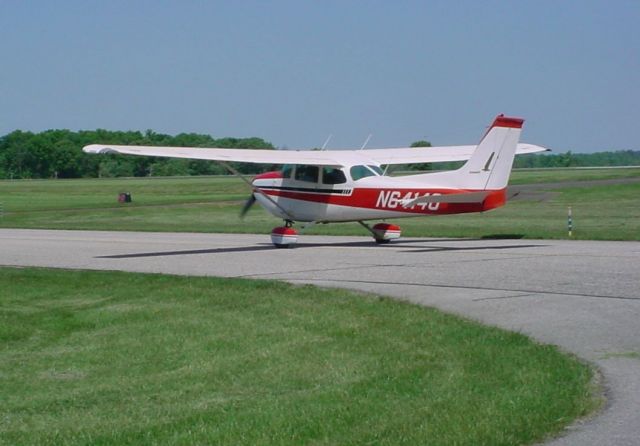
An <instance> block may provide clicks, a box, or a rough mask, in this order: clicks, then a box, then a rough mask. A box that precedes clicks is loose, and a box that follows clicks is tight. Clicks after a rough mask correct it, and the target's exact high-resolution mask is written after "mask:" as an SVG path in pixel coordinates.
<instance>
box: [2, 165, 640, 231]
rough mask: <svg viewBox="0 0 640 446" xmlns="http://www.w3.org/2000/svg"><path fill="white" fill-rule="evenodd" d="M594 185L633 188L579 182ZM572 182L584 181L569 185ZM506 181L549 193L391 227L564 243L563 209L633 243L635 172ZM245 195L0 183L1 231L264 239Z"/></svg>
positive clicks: (197, 182) (583, 227)
mask: <svg viewBox="0 0 640 446" xmlns="http://www.w3.org/2000/svg"><path fill="white" fill-rule="evenodd" d="M603 179H604V180H623V181H634V179H637V180H638V181H637V182H632V183H628V182H625V183H621V184H617V185H616V184H607V185H602V184H597V183H594V184H589V183H588V181H589V180H603ZM563 181H565V182H567V183H566V184H565V185H562V184H561V183H562V182H563ZM578 181H586V182H587V183H585V184H584V185H583V187H576V182H578ZM511 183H512V184H514V183H515V184H526V183H554V185H555V186H554V187H553V189H550V190H547V189H545V190H542V191H538V192H535V191H534V192H533V193H531V192H529V193H522V194H520V195H519V196H518V197H517V199H516V200H513V201H511V202H509V203H507V205H506V206H505V207H503V208H500V209H496V210H494V211H491V212H487V213H483V214H463V215H446V216H437V217H414V218H406V219H397V220H394V223H396V224H399V225H400V226H401V227H402V234H403V236H405V237H476V238H481V237H517V238H544V239H563V238H564V239H566V238H569V235H568V231H567V213H568V208H569V206H571V208H572V212H573V233H572V236H571V238H574V239H581V240H587V239H588V240H640V168H633V169H594V170H566V171H563V170H555V169H547V170H532V171H517V172H514V173H513V176H512V179H511ZM120 192H130V193H131V194H132V196H133V202H132V203H126V204H124V203H118V201H117V198H118V194H119V193H120ZM249 194H250V191H249V188H248V186H247V185H246V184H244V183H243V182H242V181H241V180H240V179H238V178H235V177H191V178H188V177H186V178H138V179H124V178H123V179H78V180H37V181H29V180H20V181H0V207H2V209H3V212H1V213H0V227H7V228H32V229H36V228H39V229H89V230H117V231H169V232H227V233H238V232H244V233H261V234H269V233H270V231H271V229H272V228H273V227H275V226H279V225H281V224H282V221H281V220H280V219H277V218H275V217H273V216H271V215H270V214H268V213H267V212H266V211H264V210H263V209H260V206H255V207H254V209H252V210H251V211H250V212H249V213H248V214H247V216H246V218H245V219H244V220H242V221H241V220H240V217H239V213H240V209H241V207H242V205H243V203H244V200H246V199H247V198H248V196H249ZM305 234H308V235H313V234H318V235H362V236H369V234H368V232H366V231H365V230H364V229H363V228H362V227H361V226H360V225H358V224H357V223H338V224H330V225H315V226H313V227H311V228H308V229H307V230H305ZM265 240H268V236H265Z"/></svg>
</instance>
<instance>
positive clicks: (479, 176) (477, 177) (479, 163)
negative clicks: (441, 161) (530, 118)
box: [455, 115, 524, 190]
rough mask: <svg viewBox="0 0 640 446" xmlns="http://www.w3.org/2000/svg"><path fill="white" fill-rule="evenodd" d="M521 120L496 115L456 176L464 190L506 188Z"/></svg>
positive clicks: (520, 128)
mask: <svg viewBox="0 0 640 446" xmlns="http://www.w3.org/2000/svg"><path fill="white" fill-rule="evenodd" d="M523 122H524V119H520V118H509V117H507V116H504V115H498V116H497V117H496V119H495V120H494V121H493V124H491V127H490V128H489V130H487V132H486V133H485V135H484V137H483V138H482V140H481V141H480V144H478V147H476V150H475V151H474V152H473V155H472V156H471V158H470V159H469V161H467V162H466V163H465V164H464V165H463V166H462V167H461V168H460V169H458V170H457V171H455V176H456V178H457V179H459V180H460V181H461V183H462V184H460V186H461V187H462V188H465V189H476V190H478V189H482V190H498V189H503V188H505V187H507V183H508V182H509V175H510V174H511V166H512V165H513V158H514V157H515V154H516V148H517V146H518V141H519V139H520V133H521V131H522V123H523Z"/></svg>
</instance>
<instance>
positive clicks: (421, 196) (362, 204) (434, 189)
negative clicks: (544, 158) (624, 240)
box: [83, 115, 548, 247]
mask: <svg viewBox="0 0 640 446" xmlns="http://www.w3.org/2000/svg"><path fill="white" fill-rule="evenodd" d="M523 122H524V120H523V119H519V118H512V117H506V116H504V115H499V116H497V117H496V118H495V120H494V121H493V124H491V126H490V127H489V129H488V130H487V131H486V133H485V134H484V136H483V137H482V139H481V141H480V143H479V144H478V145H477V146H475V145H467V146H444V147H427V148H394V149H370V150H326V151H318V150H249V149H220V148H197V147H153V146H119V145H100V144H91V145H88V146H86V147H84V149H83V150H84V151H85V152H87V153H120V154H126V155H142V156H157V157H171V158H190V159H203V160H212V161H218V162H221V163H222V164H224V165H225V166H226V167H227V168H228V169H230V170H231V171H232V172H234V173H236V174H238V173H237V172H235V171H234V169H233V168H231V167H230V166H228V165H227V164H225V163H226V162H246V163H258V164H282V165H283V168H282V169H281V170H279V171H274V172H267V173H263V174H260V175H256V176H255V177H254V178H253V181H251V182H250V185H251V187H252V195H251V198H250V199H249V200H248V201H247V204H246V205H245V207H244V209H243V211H242V214H241V215H244V214H245V213H246V211H247V210H248V209H249V207H250V206H251V205H252V204H253V203H254V202H255V201H257V202H258V203H260V204H261V205H262V207H264V208H265V209H266V210H267V211H268V212H270V213H271V214H273V215H275V216H276V217H279V218H282V219H283V220H284V226H279V227H277V228H274V229H273V231H272V233H271V239H272V242H273V244H274V245H275V246H276V247H290V246H293V245H295V243H296V242H297V238H298V233H297V231H296V230H295V229H294V228H293V224H294V222H302V223H306V224H309V223H310V224H313V223H332V222H358V223H360V224H361V225H362V226H364V227H365V228H367V229H368V230H369V232H371V234H372V235H373V237H374V239H375V241H376V242H377V243H387V242H389V241H390V240H392V239H396V238H398V237H400V228H399V227H398V226H396V225H395V224H390V223H378V224H375V225H373V226H370V225H369V224H367V223H365V221H370V220H384V219H388V218H400V217H414V216H417V215H443V214H461V213H468V212H484V211H489V210H491V209H495V208H497V207H500V206H503V205H504V204H505V203H506V201H507V196H506V188H507V183H508V181H509V175H510V173H511V166H512V164H513V159H514V156H515V155H516V154H523V153H537V152H543V151H547V150H548V149H545V148H544V147H541V146H537V145H533V144H519V143H518V141H519V138H520V132H521V130H522V124H523ZM464 160H466V163H465V164H464V165H463V166H462V167H460V168H459V169H457V170H452V171H445V172H434V173H423V174H412V175H405V176H393V177H391V176H388V175H385V171H384V170H383V168H382V166H387V165H391V164H410V163H433V162H443V161H464ZM238 175H239V174H238Z"/></svg>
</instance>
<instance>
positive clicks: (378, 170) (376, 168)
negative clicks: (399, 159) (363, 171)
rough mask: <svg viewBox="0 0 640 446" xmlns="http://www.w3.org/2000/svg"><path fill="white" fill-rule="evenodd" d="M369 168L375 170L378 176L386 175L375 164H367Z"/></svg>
mask: <svg viewBox="0 0 640 446" xmlns="http://www.w3.org/2000/svg"><path fill="white" fill-rule="evenodd" d="M367 167H368V168H369V169H371V170H373V171H374V172H375V173H377V174H378V175H384V172H382V169H381V168H380V167H379V166H374V165H373V164H367Z"/></svg>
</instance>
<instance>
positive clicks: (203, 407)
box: [0, 268, 595, 445]
mask: <svg viewBox="0 0 640 446" xmlns="http://www.w3.org/2000/svg"><path fill="white" fill-rule="evenodd" d="M0 345H1V349H0V397H1V400H2V404H0V444H7V445H9V444H11V445H15V444H40V445H46V444H52V445H53V444H56V445H57V444H70V445H73V444H100V445H106V444H117V445H122V444H136V445H141V444H293V445H299V444H308V443H322V444H371V443H374V444H412V445H413V444H427V443H428V444H492V445H501V444H504V445H506V444H527V443H532V442H535V441H539V440H540V439H543V438H545V437H546V436H547V435H549V434H550V433H555V432H558V431H559V430H561V429H562V428H563V426H565V425H567V424H568V423H570V422H571V421H572V420H573V419H575V418H576V417H579V416H582V415H584V414H586V413H588V412H589V411H591V410H592V409H593V408H594V404H595V403H594V399H593V397H592V394H591V389H590V382H591V376H592V374H591V373H592V372H591V370H590V369H589V368H588V367H587V366H585V365H583V364H581V363H579V362H578V361H576V360H575V359H573V358H571V357H568V356H567V355H564V354H561V353H560V352H558V351H557V349H556V348H554V347H551V346H544V345H539V344H536V343H534V342H532V341H530V340H529V339H528V338H526V337H525V336H522V335H519V334H515V333H509V332H506V331H503V330H499V329H495V328H488V327H484V326H481V325H479V324H476V323H473V322H470V321H466V320H462V319H459V318H456V317H453V316H450V315H447V314H444V313H442V312H439V311H435V310H432V309H428V308H424V307H420V306H416V305H412V304H407V303H401V302H397V301H393V300H391V299H387V298H383V297H378V296H373V295H363V294H356V293H353V292H348V291H343V290H325V289H319V288H315V287H312V286H294V285H290V284H285V283H280V282H273V281H253V280H233V279H217V278H202V277H199V278H191V277H175V276H166V275H150V274H130V273H119V272H88V271H61V270H45V269H12V268H4V269H0Z"/></svg>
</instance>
